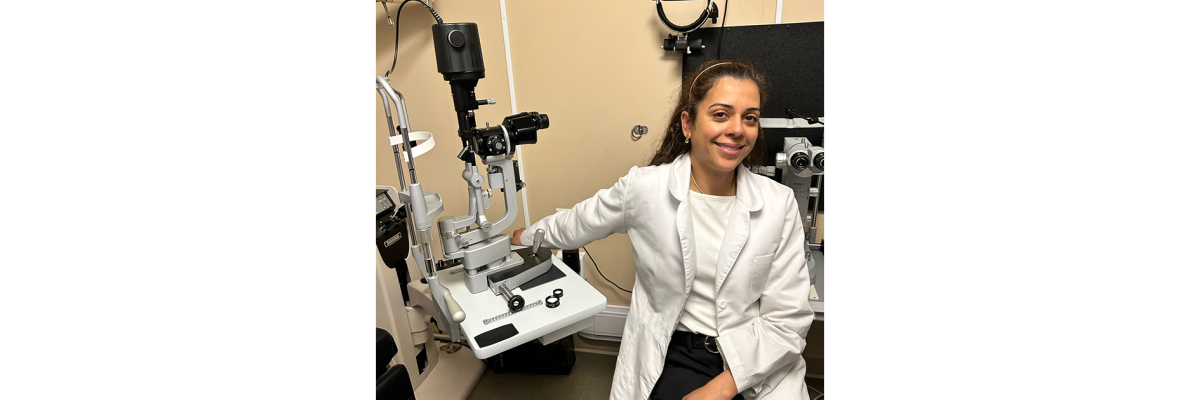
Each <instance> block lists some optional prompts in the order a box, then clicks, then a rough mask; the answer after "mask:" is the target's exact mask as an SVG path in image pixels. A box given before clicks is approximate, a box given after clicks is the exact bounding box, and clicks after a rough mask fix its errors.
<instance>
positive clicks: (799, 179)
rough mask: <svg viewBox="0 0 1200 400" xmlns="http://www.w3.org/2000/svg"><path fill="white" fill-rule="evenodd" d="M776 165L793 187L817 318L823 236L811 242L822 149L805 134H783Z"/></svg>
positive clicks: (820, 317) (821, 174) (821, 302)
mask: <svg viewBox="0 0 1200 400" xmlns="http://www.w3.org/2000/svg"><path fill="white" fill-rule="evenodd" d="M775 167H776V168H778V169H780V170H781V171H783V180H782V183H783V184H784V185H786V186H787V187H790V188H792V191H793V192H794V194H795V196H796V202H797V203H798V205H799V206H800V217H801V218H802V219H801V221H803V226H804V244H805V245H804V258H805V259H806V260H807V261H808V266H809V267H808V273H809V280H810V282H812V287H811V288H810V291H809V297H808V299H809V304H811V305H812V307H813V311H816V312H817V320H819V321H820V320H823V315H824V310H825V304H824V298H823V297H822V296H823V292H824V287H825V283H824V282H825V277H824V264H825V240H824V239H822V240H821V243H814V242H815V241H816V237H817V235H816V232H817V210H818V209H819V207H818V206H819V205H820V202H821V197H820V194H821V191H820V190H821V180H822V178H823V177H824V175H825V149H824V148H823V147H821V146H814V145H813V144H812V142H809V141H808V139H807V138H804V137H787V138H784V139H783V152H781V153H776V154H775ZM814 176H815V177H816V178H817V183H816V186H815V187H814V186H813V184H812V183H813V177H814ZM809 203H812V211H813V213H812V216H811V217H809V215H808V211H809Z"/></svg>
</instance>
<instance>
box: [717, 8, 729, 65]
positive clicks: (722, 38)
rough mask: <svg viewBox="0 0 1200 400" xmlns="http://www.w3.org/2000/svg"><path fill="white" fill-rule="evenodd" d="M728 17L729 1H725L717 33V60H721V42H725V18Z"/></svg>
mask: <svg viewBox="0 0 1200 400" xmlns="http://www.w3.org/2000/svg"><path fill="white" fill-rule="evenodd" d="M728 16H729V0H725V15H722V16H721V30H719V31H717V59H718V60H720V59H721V42H724V41H725V17H728Z"/></svg>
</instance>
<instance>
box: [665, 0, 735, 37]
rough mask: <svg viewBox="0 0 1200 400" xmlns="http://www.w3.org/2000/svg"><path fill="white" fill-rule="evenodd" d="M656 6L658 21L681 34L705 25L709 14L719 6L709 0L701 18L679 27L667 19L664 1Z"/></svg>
mask: <svg viewBox="0 0 1200 400" xmlns="http://www.w3.org/2000/svg"><path fill="white" fill-rule="evenodd" d="M725 1H729V0H725ZM656 4H657V8H658V19H659V20H660V21H662V23H663V25H666V26H667V28H668V29H670V30H673V31H676V32H679V33H688V32H691V31H694V30H696V29H697V28H699V27H700V26H701V25H704V20H706V19H708V16H709V14H711V12H712V9H713V8H714V7H716V6H717V5H716V4H713V0H708V2H707V3H705V4H704V11H702V12H700V18H697V19H696V20H695V21H693V22H692V23H690V24H687V25H685V26H679V25H675V24H673V23H671V20H670V19H669V18H667V14H666V13H665V12H663V6H662V1H659V2H657V3H656ZM714 22H716V21H714Z"/></svg>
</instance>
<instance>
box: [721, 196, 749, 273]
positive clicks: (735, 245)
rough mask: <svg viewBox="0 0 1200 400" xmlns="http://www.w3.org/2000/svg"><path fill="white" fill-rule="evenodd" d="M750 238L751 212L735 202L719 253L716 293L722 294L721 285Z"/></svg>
mask: <svg viewBox="0 0 1200 400" xmlns="http://www.w3.org/2000/svg"><path fill="white" fill-rule="evenodd" d="M749 237H750V211H749V210H747V209H746V207H745V206H743V205H742V203H741V202H734V203H733V209H732V210H730V212H729V224H728V225H726V226H725V239H724V240H722V241H721V252H720V253H717V254H718V255H717V282H716V284H717V285H716V293H720V292H721V284H722V283H725V277H727V276H729V271H730V270H731V269H733V263H734V261H737V258H738V254H741V252H742V247H744V246H745V245H746V239H747V238H749Z"/></svg>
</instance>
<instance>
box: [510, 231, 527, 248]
mask: <svg viewBox="0 0 1200 400" xmlns="http://www.w3.org/2000/svg"><path fill="white" fill-rule="evenodd" d="M522 233H525V228H521V229H517V230H516V231H513V235H512V239H509V242H511V243H512V244H513V246H524V245H523V244H521V234H522Z"/></svg>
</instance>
